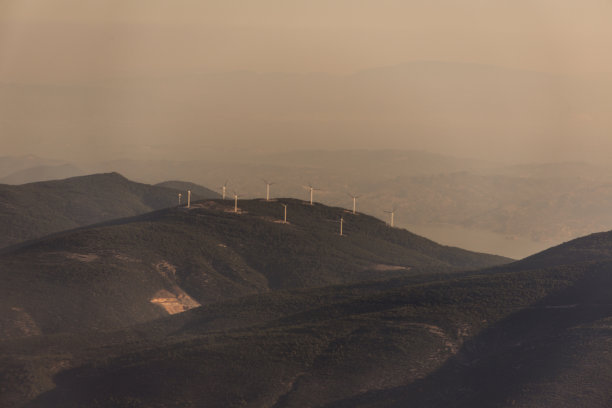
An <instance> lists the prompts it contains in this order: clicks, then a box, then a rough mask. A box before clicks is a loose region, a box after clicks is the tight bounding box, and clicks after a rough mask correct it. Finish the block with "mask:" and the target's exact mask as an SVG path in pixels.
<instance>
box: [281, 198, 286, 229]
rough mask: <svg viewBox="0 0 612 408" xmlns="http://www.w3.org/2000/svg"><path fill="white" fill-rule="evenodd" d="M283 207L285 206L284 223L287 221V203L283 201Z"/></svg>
mask: <svg viewBox="0 0 612 408" xmlns="http://www.w3.org/2000/svg"><path fill="white" fill-rule="evenodd" d="M281 205H282V206H283V207H285V217H284V218H283V224H286V223H287V204H283V203H281Z"/></svg>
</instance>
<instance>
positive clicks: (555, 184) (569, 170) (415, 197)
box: [0, 150, 612, 258]
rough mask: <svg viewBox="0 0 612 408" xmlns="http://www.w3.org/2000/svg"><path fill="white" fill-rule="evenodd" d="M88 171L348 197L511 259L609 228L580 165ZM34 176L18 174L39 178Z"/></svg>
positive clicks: (360, 161)
mask: <svg viewBox="0 0 612 408" xmlns="http://www.w3.org/2000/svg"><path fill="white" fill-rule="evenodd" d="M4 159H6V158H4ZM1 163H2V160H0V165H1ZM18 163H20V162H18ZM88 166H89V167H91V168H88V169H87V171H89V172H109V171H119V172H120V173H121V174H123V175H125V176H127V177H129V178H130V179H134V180H138V181H140V182H144V183H150V184H156V183H159V182H161V181H164V180H169V179H175V180H190V181H195V182H196V183H198V184H199V185H204V186H208V187H209V188H212V189H213V190H215V191H216V192H220V191H221V185H222V184H224V183H225V182H226V181H228V190H227V191H228V193H229V192H232V191H236V192H237V193H238V194H239V195H240V196H241V197H250V198H253V197H264V196H265V184H264V183H263V181H262V179H267V180H271V181H273V182H275V184H274V185H273V186H272V188H271V194H272V196H275V197H295V198H307V196H308V192H307V191H306V190H305V189H304V188H303V186H304V185H308V184H313V185H315V186H316V187H318V188H320V189H321V190H320V191H318V192H317V193H316V197H315V199H316V201H319V202H322V203H325V204H328V205H332V206H341V207H352V201H351V199H350V197H348V195H347V193H351V194H356V195H359V196H360V198H359V200H358V202H357V205H358V208H359V209H360V211H363V212H365V213H368V214H371V215H374V216H376V217H378V218H384V217H386V216H387V214H385V213H384V211H385V210H389V209H390V208H392V207H396V208H397V212H396V217H395V221H396V223H397V225H399V226H402V227H405V228H408V229H410V230H413V231H416V232H418V233H419V234H420V235H424V236H427V237H428V238H431V239H434V240H435V241H438V242H443V243H445V244H447V245H453V246H460V247H465V248H468V249H471V250H476V251H479V252H489V253H500V254H503V255H505V256H510V257H513V258H521V257H524V256H527V255H530V254H533V253H536V252H539V251H541V250H543V249H545V248H547V247H549V246H552V245H556V244H559V243H561V242H565V241H568V240H570V239H573V238H576V237H579V236H582V235H586V234H589V233H593V232H598V231H604V230H607V229H609V228H612V212H610V211H609V210H608V207H609V206H608V203H609V202H610V200H612V189H611V188H610V186H611V185H612V171H610V170H609V169H607V168H604V167H599V166H595V165H591V164H586V163H579V162H567V163H540V164H525V165H500V164H496V163H494V162H487V161H483V160H470V159H458V158H453V157H449V156H444V155H437V154H432V153H427V152H419V151H390V150H389V151H365V150H341V151H314V150H311V151H293V152H287V153H282V154H280V153H279V154H269V153H268V154H258V153H250V154H246V153H243V154H236V155H232V154H226V153H219V154H217V155H214V154H211V155H209V156H206V157H204V158H203V159H202V160H197V161H168V160H144V161H141V160H129V159H123V160H114V161H110V162H103V163H97V164H91V163H90V164H89V165H88ZM75 167H76V168H79V169H80V168H87V166H84V165H83V164H79V165H78V166H75ZM59 168H64V169H69V168H70V166H69V165H65V164H64V165H60V166H59ZM41 169H44V167H40V166H38V167H35V168H33V169H29V170H22V171H21V172H20V173H19V174H22V175H36V174H38V175H39V176H40V177H42V176H41V175H40V174H39V171H40V170H41ZM357 169H359V171H357ZM51 174H52V173H49V174H48V175H46V176H45V177H44V178H48V177H51ZM78 174H81V171H80V170H79V171H78V172H77V173H76V174H75V175H78ZM23 180H25V179H23ZM23 180H22V181H23ZM163 185H165V186H170V187H171V186H172V185H171V184H163ZM180 187H181V189H182V190H185V189H187V188H188V185H187V184H182V185H180ZM192 190H193V191H195V187H194V188H192ZM201 194H204V191H203V192H202V193H201ZM209 194H210V193H209V192H206V195H203V196H205V197H209V196H210V195H209ZM130 215H131V214H130Z"/></svg>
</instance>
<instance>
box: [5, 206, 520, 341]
mask: <svg viewBox="0 0 612 408" xmlns="http://www.w3.org/2000/svg"><path fill="white" fill-rule="evenodd" d="M284 202H285V203H287V205H288V208H289V211H290V214H291V215H290V218H289V219H290V223H288V224H282V223H280V222H279V219H278V215H280V213H281V212H282V211H281V210H282V209H283V207H281V205H280V203H279V202H265V201H261V200H250V201H242V202H240V209H239V212H238V213H234V212H233V202H230V201H221V200H214V201H203V202H199V203H194V204H193V205H192V207H191V208H189V209H187V208H185V207H181V208H172V209H166V210H160V211H157V212H153V213H149V214H145V215H142V216H137V217H133V218H128V219H123V220H118V221H112V222H109V223H106V224H101V225H98V226H92V227H87V228H82V229H78V230H74V231H68V232H65V233H59V234H56V235H54V236H51V237H48V238H45V239H41V240H39V241H37V242H35V243H32V244H30V245H27V246H24V247H22V248H20V249H17V250H14V251H10V252H6V253H5V254H3V255H1V256H0V276H1V278H2V281H3V285H2V287H0V302H1V307H2V310H3V314H2V316H1V317H2V319H1V321H2V323H3V325H4V333H5V335H8V336H10V337H16V336H17V337H18V336H27V335H33V334H38V333H41V332H42V333H55V332H62V331H74V330H78V329H85V328H99V329H109V328H115V327H121V326H126V325H130V324H135V323H139V322H144V321H147V320H151V319H154V318H157V317H161V316H164V315H166V314H168V313H177V312H182V311H183V310H187V309H190V308H192V307H195V306H198V305H200V304H211V303H214V302H218V301H221V300H224V299H229V298H234V297H240V296H244V295H248V294H254V293H259V292H266V291H269V290H276V289H289V288H307V287H320V286H326V285H332V284H344V283H349V282H358V281H365V280H380V279H386V278H390V277H403V276H406V275H411V274H418V273H424V272H429V273H431V272H449V271H457V270H462V269H463V270H465V269H474V268H479V267H485V266H491V265H495V264H501V263H505V262H508V261H509V260H508V259H506V258H502V257H498V256H494V255H486V254H477V253H472V252H469V251H464V250H461V249H458V248H450V247H443V246H440V245H438V244H436V243H434V242H432V241H429V240H427V239H424V238H421V237H419V236H416V235H414V234H411V233H410V232H408V231H405V230H401V229H395V228H390V227H388V226H387V225H385V224H384V223H383V222H381V221H380V220H377V219H375V218H373V217H369V216H365V215H361V214H359V215H352V214H348V213H346V212H345V210H343V209H340V208H332V207H326V206H323V205H318V204H317V205H314V206H310V205H308V204H305V203H303V202H301V201H297V200H284ZM342 214H344V217H345V218H346V225H345V234H346V236H340V235H339V234H338V232H339V224H338V219H339V217H340V215H342ZM26 322H27V323H26Z"/></svg>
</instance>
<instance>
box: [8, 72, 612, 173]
mask: <svg viewBox="0 0 612 408" xmlns="http://www.w3.org/2000/svg"><path fill="white" fill-rule="evenodd" d="M0 89H1V90H2V92H0V108H1V109H0V115H1V116H0V119H2V121H3V124H4V126H5V128H6V131H7V132H10V133H11V134H12V135H13V136H14V138H15V139H17V140H15V141H14V142H12V144H13V143H17V144H19V140H23V141H26V140H27V141H28V144H27V145H25V146H20V147H19V148H17V147H15V148H13V151H15V152H19V151H20V152H22V153H24V154H25V153H35V154H39V155H43V154H46V155H52V156H54V157H61V158H65V159H70V160H75V158H77V157H80V158H81V159H84V160H87V161H89V162H91V161H96V160H101V159H104V158H113V157H118V156H120V155H121V156H128V157H133V158H143V157H152V158H156V159H161V158H171V159H173V160H177V159H179V158H180V157H182V158H185V159H188V160H193V159H196V158H198V157H201V155H202V154H204V153H205V151H206V149H208V148H214V149H223V148H226V149H228V148H234V149H236V148H248V149H255V150H262V151H278V150H281V151H283V150H290V149H312V148H321V149H343V148H347V147H349V146H350V147H351V148H360V149H364V148H365V149H381V148H382V149H415V148H416V149H421V150H429V151H435V152H442V153H445V154H453V155H460V156H468V157H481V158H484V157H489V158H493V159H495V160H512V161H529V162H532V161H540V162H541V161H545V162H549V161H560V160H561V161H566V160H593V159H596V160H598V161H599V162H603V161H605V160H608V159H609V157H607V156H606V155H605V150H602V149H601V147H602V146H607V145H608V141H607V137H606V135H607V132H606V129H609V128H610V127H611V125H612V123H611V122H610V118H609V116H608V115H607V107H608V106H609V105H610V103H611V102H612V101H611V98H612V97H611V96H610V95H612V82H610V81H609V80H607V79H606V78H605V77H603V78H602V77H597V76H591V77H588V78H585V77H580V76H569V75H559V74H547V73H539V72H531V71H524V70H512V69H508V68H500V67H496V66H492V65H479V64H461V63H451V62H418V61H417V62H412V63H409V64H404V65H400V66H389V67H382V68H373V69H369V70H363V71H359V72H355V73H351V74H344V75H338V74H326V73H311V74H296V73H257V72H248V71H235V72H225V73H216V74H213V73H204V74H182V75H178V76H161V77H160V76H156V77H153V78H148V77H139V78H137V79H134V78H126V79H108V80H104V81H95V82H93V83H72V84H70V85H59V84H53V85H46V84H45V83H44V82H38V83H35V84H20V83H10V84H7V83H5V84H0ZM75 118H80V119H79V120H77V121H76V122H75ZM128 118H129V120H128ZM26 119H27V120H26ZM41 129H45V132H42V133H41ZM49 132H51V134H50V133H49ZM43 134H44V135H45V137H42V135H43ZM83 135H86V137H83ZM170 135H172V136H171V137H170ZM576 135H580V137H579V138H577V137H576ZM49 136H52V137H49ZM56 136H57V137H60V136H61V137H60V139H59V140H61V141H62V142H61V143H55V142H54V141H55V140H56V138H55V137H56ZM20 138H22V139H20ZM139 140H146V146H141V144H140V143H139V142H138V141H139ZM493 140H494V142H493ZM52 141H53V142H52ZM92 146H96V148H95V149H92V148H91V147H92ZM33 149H35V150H33Z"/></svg>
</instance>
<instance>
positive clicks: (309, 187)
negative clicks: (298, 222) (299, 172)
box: [304, 184, 320, 205]
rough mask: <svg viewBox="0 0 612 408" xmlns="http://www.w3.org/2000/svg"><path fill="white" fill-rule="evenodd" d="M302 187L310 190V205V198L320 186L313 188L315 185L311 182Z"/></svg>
mask: <svg viewBox="0 0 612 408" xmlns="http://www.w3.org/2000/svg"><path fill="white" fill-rule="evenodd" d="M304 188H306V189H309V190H310V205H312V198H313V195H314V192H315V191H319V190H320V188H315V187H313V185H312V184H309V185H308V186H304Z"/></svg>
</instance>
